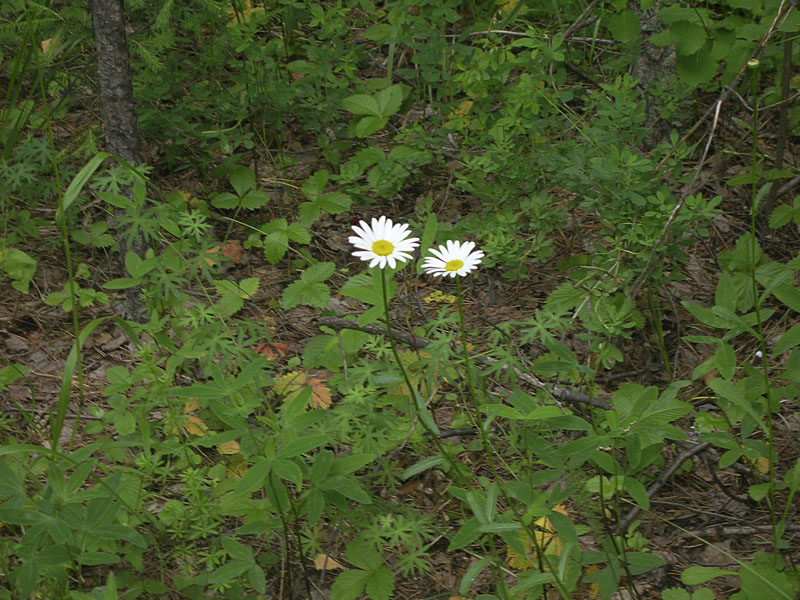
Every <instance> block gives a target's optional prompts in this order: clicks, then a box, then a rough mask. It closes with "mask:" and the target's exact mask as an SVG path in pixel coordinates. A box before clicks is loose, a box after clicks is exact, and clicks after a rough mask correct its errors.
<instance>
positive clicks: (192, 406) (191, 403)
mask: <svg viewBox="0 0 800 600" xmlns="http://www.w3.org/2000/svg"><path fill="white" fill-rule="evenodd" d="M198 408H200V403H199V402H198V401H197V400H196V399H194V398H191V399H189V400H187V401H186V403H185V404H184V405H183V414H186V413H190V412H192V411H193V410H197V409H198Z"/></svg>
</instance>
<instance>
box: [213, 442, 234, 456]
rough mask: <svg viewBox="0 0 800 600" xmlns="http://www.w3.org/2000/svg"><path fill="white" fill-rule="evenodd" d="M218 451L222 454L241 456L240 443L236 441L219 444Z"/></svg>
mask: <svg viewBox="0 0 800 600" xmlns="http://www.w3.org/2000/svg"><path fill="white" fill-rule="evenodd" d="M217 450H218V451H219V453H220V454H239V442H237V441H236V440H231V441H230V442H222V443H221V444H217Z"/></svg>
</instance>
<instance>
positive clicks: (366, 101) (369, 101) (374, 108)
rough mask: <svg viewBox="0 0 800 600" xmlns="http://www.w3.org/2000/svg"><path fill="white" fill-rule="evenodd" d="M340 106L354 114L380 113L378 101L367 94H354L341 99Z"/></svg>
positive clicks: (376, 114)
mask: <svg viewBox="0 0 800 600" xmlns="http://www.w3.org/2000/svg"><path fill="white" fill-rule="evenodd" d="M342 108H343V109H345V110H346V111H347V112H349V113H352V114H354V115H374V116H379V115H380V114H381V111H380V106H378V101H377V100H376V99H375V98H373V97H372V96H370V95H368V94H355V95H353V96H348V97H347V98H345V99H344V100H342Z"/></svg>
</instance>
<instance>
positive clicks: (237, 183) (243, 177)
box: [230, 165, 256, 197]
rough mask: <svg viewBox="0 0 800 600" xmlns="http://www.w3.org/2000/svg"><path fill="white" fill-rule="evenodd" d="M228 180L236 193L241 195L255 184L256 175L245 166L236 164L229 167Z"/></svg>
mask: <svg viewBox="0 0 800 600" xmlns="http://www.w3.org/2000/svg"><path fill="white" fill-rule="evenodd" d="M230 181H231V185H232V186H233V189H234V190H236V194H237V195H238V196H239V197H242V196H244V195H245V194H246V193H247V191H248V190H249V189H251V188H252V187H253V186H254V185H255V184H256V175H255V173H253V171H251V170H250V169H248V168H247V167H242V166H240V165H237V166H235V167H233V169H231V174H230Z"/></svg>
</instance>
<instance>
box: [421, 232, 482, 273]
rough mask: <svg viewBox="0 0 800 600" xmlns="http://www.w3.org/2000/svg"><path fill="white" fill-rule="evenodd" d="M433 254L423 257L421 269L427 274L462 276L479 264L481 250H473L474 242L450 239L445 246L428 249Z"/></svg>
mask: <svg viewBox="0 0 800 600" xmlns="http://www.w3.org/2000/svg"><path fill="white" fill-rule="evenodd" d="M430 253H431V254H433V256H427V257H425V262H424V263H423V264H422V270H423V271H425V272H426V273H427V274H428V275H433V276H434V277H442V276H447V275H449V276H450V277H455V276H456V275H461V276H462V277H464V276H466V275H469V272H470V271H474V270H475V269H477V268H478V265H479V264H481V259H482V258H483V256H484V255H483V252H481V251H480V250H475V242H463V243H462V242H455V241H453V240H450V241H448V242H447V245H446V246H439V249H438V250H434V249H433V248H431V249H430Z"/></svg>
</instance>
